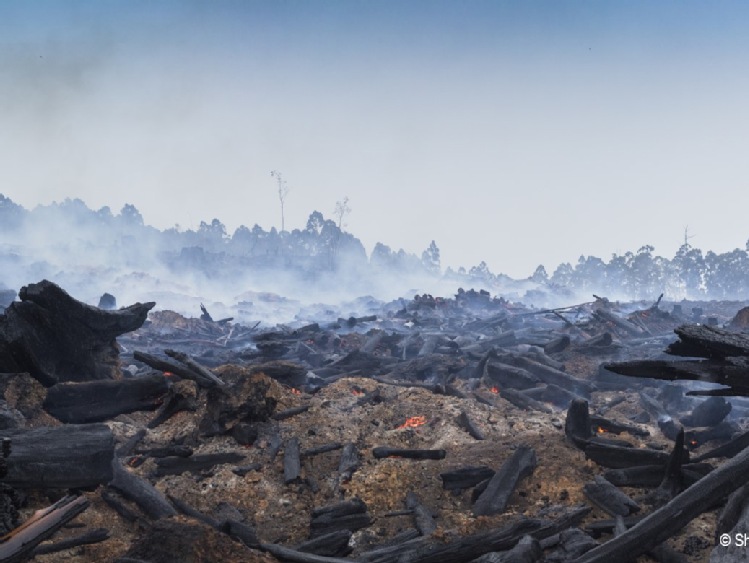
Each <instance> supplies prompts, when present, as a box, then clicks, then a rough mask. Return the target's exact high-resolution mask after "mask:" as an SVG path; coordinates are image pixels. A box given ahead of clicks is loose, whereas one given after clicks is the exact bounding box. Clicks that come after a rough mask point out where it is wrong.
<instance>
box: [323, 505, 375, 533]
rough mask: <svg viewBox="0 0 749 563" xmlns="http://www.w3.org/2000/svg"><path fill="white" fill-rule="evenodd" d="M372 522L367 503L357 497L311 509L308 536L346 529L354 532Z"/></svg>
mask: <svg viewBox="0 0 749 563" xmlns="http://www.w3.org/2000/svg"><path fill="white" fill-rule="evenodd" d="M371 523H372V518H371V517H370V516H369V513H368V512H367V505H366V504H364V502H363V501H362V500H361V499H359V498H354V499H352V500H348V501H344V502H339V503H337V504H331V505H328V506H322V507H319V508H315V509H313V510H312V519H311V520H310V537H311V538H315V537H318V536H322V535H325V534H329V533H331V532H337V531H340V530H348V531H351V532H354V531H356V530H360V529H362V528H366V527H367V526H369V525H370V524H371Z"/></svg>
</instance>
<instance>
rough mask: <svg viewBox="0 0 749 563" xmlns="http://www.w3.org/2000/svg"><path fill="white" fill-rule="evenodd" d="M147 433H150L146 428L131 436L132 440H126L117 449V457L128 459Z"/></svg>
mask: <svg viewBox="0 0 749 563" xmlns="http://www.w3.org/2000/svg"><path fill="white" fill-rule="evenodd" d="M147 432H148V431H147V430H146V429H145V428H141V429H139V430H138V431H137V432H136V433H135V434H133V435H132V436H130V438H128V439H127V440H125V441H124V442H123V443H122V445H121V446H120V447H119V448H117V451H116V453H117V457H127V456H129V455H130V454H131V453H133V450H134V449H135V447H136V446H137V445H138V443H139V442H140V441H141V440H142V439H143V438H144V437H145V436H146V433H147Z"/></svg>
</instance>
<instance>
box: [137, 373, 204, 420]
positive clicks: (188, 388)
mask: <svg viewBox="0 0 749 563" xmlns="http://www.w3.org/2000/svg"><path fill="white" fill-rule="evenodd" d="M197 395H198V393H197V387H196V385H195V383H193V382H191V381H178V382H177V383H175V384H174V385H172V386H171V387H170V388H169V391H168V392H167V395H166V397H165V398H164V402H163V403H162V404H161V406H160V407H159V408H158V410H157V411H156V414H155V415H154V417H153V418H152V419H151V420H150V421H149V422H148V424H147V427H148V428H156V427H158V426H159V425H161V424H163V423H164V422H166V421H167V420H169V419H170V418H171V417H172V416H174V415H175V414H177V413H178V412H181V411H195V410H196V409H197V408H198V401H197Z"/></svg>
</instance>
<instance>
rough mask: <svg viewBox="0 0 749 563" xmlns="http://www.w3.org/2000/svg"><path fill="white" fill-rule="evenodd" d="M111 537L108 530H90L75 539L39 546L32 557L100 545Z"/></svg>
mask: <svg viewBox="0 0 749 563" xmlns="http://www.w3.org/2000/svg"><path fill="white" fill-rule="evenodd" d="M109 537H110V536H109V530H108V529H106V528H95V529H93V530H89V531H88V532H86V533H84V534H81V535H79V536H75V537H73V538H68V539H65V540H60V541H57V542H55V543H50V544H42V545H39V546H37V547H36V548H35V549H34V551H33V552H32V553H31V555H32V557H36V556H37V555H48V554H50V553H57V552H58V551H65V550H66V549H72V548H74V547H78V546H81V545H91V544H94V543H100V542H103V541H105V540H108V539H109Z"/></svg>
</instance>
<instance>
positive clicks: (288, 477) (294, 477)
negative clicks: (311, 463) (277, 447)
mask: <svg viewBox="0 0 749 563" xmlns="http://www.w3.org/2000/svg"><path fill="white" fill-rule="evenodd" d="M301 472H302V464H301V460H300V454H299V439H298V438H289V439H288V440H286V441H285V442H284V445H283V482H284V485H289V484H291V483H296V482H298V481H299V479H300V475H301Z"/></svg>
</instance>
